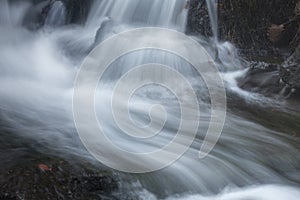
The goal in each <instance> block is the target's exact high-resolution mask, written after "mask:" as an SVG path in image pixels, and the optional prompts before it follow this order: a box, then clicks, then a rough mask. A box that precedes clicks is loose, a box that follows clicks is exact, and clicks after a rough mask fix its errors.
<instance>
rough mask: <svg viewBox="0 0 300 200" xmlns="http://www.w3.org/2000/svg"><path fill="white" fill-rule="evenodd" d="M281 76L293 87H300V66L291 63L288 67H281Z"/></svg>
mask: <svg viewBox="0 0 300 200" xmlns="http://www.w3.org/2000/svg"><path fill="white" fill-rule="evenodd" d="M280 77H281V79H282V81H283V82H285V83H286V84H288V85H289V86H290V87H292V88H298V89H300V66H299V65H290V66H287V67H281V69H280Z"/></svg>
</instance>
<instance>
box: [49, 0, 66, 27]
mask: <svg viewBox="0 0 300 200" xmlns="http://www.w3.org/2000/svg"><path fill="white" fill-rule="evenodd" d="M65 23H66V8H65V6H64V4H63V2H61V1H55V2H54V3H53V4H52V5H51V8H50V9H49V13H48V16H47V18H46V22H45V24H46V25H48V26H62V25H64V24H65Z"/></svg>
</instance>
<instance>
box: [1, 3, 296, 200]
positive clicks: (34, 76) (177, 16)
mask: <svg viewBox="0 0 300 200" xmlns="http://www.w3.org/2000/svg"><path fill="white" fill-rule="evenodd" d="M185 4H186V1H185V0H153V1H145V0H102V1H94V3H93V5H92V9H91V11H90V14H89V17H88V19H87V22H86V24H85V26H84V27H76V26H75V27H74V26H66V27H63V28H61V27H57V26H54V27H51V26H50V27H48V26H47V28H46V29H41V30H39V31H36V32H29V31H28V30H26V29H25V28H24V27H22V26H21V24H22V20H23V18H24V16H25V15H26V12H27V10H28V8H29V5H28V4H9V3H8V2H7V1H1V2H0V5H1V6H0V16H1V20H0V23H1V24H0V26H1V29H0V33H1V34H0V35H1V38H0V48H1V53H0V67H1V74H0V77H1V78H0V97H1V98H0V114H1V115H0V116H1V120H3V121H5V123H6V124H7V126H5V127H4V128H7V129H9V130H10V131H13V132H15V133H16V134H17V135H19V137H21V138H31V139H34V140H35V141H36V143H38V144H42V145H43V146H47V150H46V151H45V150H41V151H43V153H49V152H50V154H55V153H57V152H60V153H62V152H63V153H64V154H62V155H60V156H67V155H68V154H76V155H77V156H83V157H86V156H88V155H87V153H86V151H85V150H84V148H83V147H82V146H81V145H80V144H79V142H78V136H77V134H76V131H75V127H74V123H73V116H72V108H71V103H72V90H73V81H74V79H75V76H76V73H77V71H78V66H79V65H80V63H81V62H82V58H84V57H85V56H86V55H87V54H88V52H89V51H90V50H91V49H92V47H94V45H95V41H96V43H99V42H101V41H102V40H103V39H104V38H103V37H102V36H103V35H105V37H108V36H110V35H113V34H115V33H117V32H119V31H122V30H127V29H131V28H135V27H144V26H158V27H167V28H173V29H176V30H180V31H182V32H183V31H184V26H185V22H186V16H187V9H186V8H185V6H186V5H185ZM207 4H208V8H209V10H210V16H211V19H212V24H213V25H212V26H213V32H214V37H215V41H217V40H218V39H217V38H218V34H217V32H218V31H217V14H216V13H217V10H216V4H215V1H209V0H207ZM54 5H56V6H54ZM54 5H53V7H52V9H51V11H50V13H49V15H48V18H47V20H48V24H51V25H53V24H55V25H56V22H57V20H55V19H57V17H58V16H62V15H65V14H64V7H63V5H62V4H61V3H60V1H57V2H56V3H55V4H54ZM60 22H61V21H59V23H60ZM46 24H47V23H46ZM62 24H63V23H60V24H59V25H62ZM100 36H101V38H100V39H99V38H98V40H97V37H100ZM132 39H133V41H135V40H134V38H132ZM158 39H164V38H158ZM139 41H142V38H141V39H140V40H139ZM116 45H118V44H116ZM119 45H120V44H119ZM182 45H183V46H185V44H182ZM212 46H214V45H213V44H212ZM221 47H222V48H221ZM221 47H220V48H218V49H219V50H218V51H219V53H218V57H219V59H220V60H221V62H222V64H220V65H221V67H222V68H223V71H227V70H234V69H236V68H237V67H240V66H239V62H238V59H236V53H234V52H233V51H232V50H234V47H233V46H232V45H231V44H229V43H223V45H222V46H221ZM114 48H116V47H115V46H114V47H111V49H107V51H114ZM187 49H188V48H187ZM151 62H158V63H161V64H166V65H168V66H172V67H173V68H174V69H176V70H178V71H180V73H182V74H183V75H185V76H187V77H189V79H190V80H191V83H192V84H193V87H194V88H195V90H196V92H197V95H198V96H199V102H200V107H202V109H201V111H202V118H201V119H202V122H201V123H200V129H199V132H198V136H197V138H196V140H195V142H194V143H193V145H192V147H191V148H190V149H189V150H188V152H186V154H185V155H184V156H183V157H182V158H180V159H179V160H178V161H177V162H176V163H174V164H173V165H172V166H170V167H168V168H166V169H164V170H161V171H159V172H155V173H151V174H144V175H135V176H133V175H124V176H128V178H127V179H130V178H132V179H133V180H138V184H139V185H140V186H141V187H138V189H137V190H134V191H130V192H128V191H124V192H125V193H126V192H128V193H129V195H133V197H132V198H137V199H162V198H163V199H200V200H201V199H203V200H227V199H228V200H241V199H254V200H271V199H272V200H282V199H289V200H298V198H299V196H300V191H299V189H297V188H296V187H298V185H297V182H298V183H299V181H300V180H299V172H298V171H297V170H298V169H297V167H298V166H299V163H300V158H299V156H298V155H299V150H297V149H296V148H295V147H294V145H293V143H292V142H291V138H289V137H287V136H285V135H284V134H283V133H280V132H276V131H273V130H270V129H268V128H265V127H263V126H261V125H259V124H256V123H254V122H250V121H247V120H246V119H244V118H242V117H241V116H239V115H238V113H235V112H233V111H230V112H229V113H228V116H227V120H226V124H225V127H224V130H223V135H222V137H221V139H220V141H219V143H218V145H217V146H216V147H215V149H214V150H213V152H212V153H211V154H210V155H209V156H208V157H207V158H206V159H203V160H199V159H197V158H198V151H199V149H200V147H201V144H202V141H203V137H204V135H203V132H205V130H206V129H207V125H208V124H207V122H209V120H210V117H211V113H210V102H209V94H208V91H207V89H206V87H205V84H204V83H203V81H202V79H201V77H200V76H199V75H196V73H195V70H193V68H192V67H191V66H190V64H188V63H187V62H186V61H184V60H181V59H180V58H178V57H176V56H175V55H172V54H171V53H167V52H160V51H154V50H145V51H139V52H134V53H131V54H128V55H126V56H125V57H122V58H120V59H118V60H117V61H116V62H115V63H113V64H112V66H111V68H110V70H108V71H107V72H106V76H105V78H106V79H105V81H104V83H101V84H99V87H98V90H97V91H98V92H97V95H96V99H97V105H96V108H97V115H98V118H99V119H100V120H101V121H102V122H103V124H105V127H103V128H104V129H105V130H106V131H107V132H108V133H109V136H108V137H109V138H111V140H112V141H115V143H116V144H117V145H118V146H120V147H121V148H124V149H126V150H128V151H132V152H143V151H151V150H153V149H155V148H157V147H161V146H163V145H165V144H166V143H168V142H169V141H170V140H172V138H173V134H174V129H176V128H177V127H178V124H179V122H180V110H179V108H178V106H179V105H178V102H177V99H176V97H175V96H174V95H172V93H170V92H169V91H167V90H165V89H164V88H161V87H156V86H149V87H145V88H142V89H140V90H139V91H137V94H136V95H135V96H134V97H133V98H132V99H131V101H130V105H131V111H132V113H131V115H132V116H131V117H132V118H133V119H134V120H136V121H137V123H141V124H147V122H149V119H148V108H149V107H151V105H153V104H157V103H159V104H162V105H163V106H164V107H165V109H166V111H168V116H169V118H168V121H167V123H166V127H165V128H164V130H163V133H162V136H161V137H158V138H155V139H154V140H151V141H144V142H142V143H141V142H139V141H132V140H129V139H128V138H127V137H125V136H123V133H122V132H121V131H120V130H119V129H118V128H117V125H116V124H115V123H114V121H113V117H112V114H111V112H110V110H109V103H110V101H109V100H110V96H111V93H112V88H113V86H114V83H115V80H117V79H118V78H119V77H121V76H122V75H123V74H124V73H126V72H128V70H130V69H132V68H133V67H134V66H136V65H140V64H144V63H151ZM233 63H234V67H233V66H232V64H233ZM157 76H159V77H160V78H162V79H167V78H168V74H164V73H159V74H157ZM227 76H229V75H228V74H224V77H227ZM146 77H147V73H142V74H140V75H139V76H138V77H136V78H134V80H132V81H139V79H143V78H146ZM226 80H228V79H226ZM174 84H176V83H174ZM178 87H180V85H178ZM8 88H9V89H8ZM181 91H182V94H181V95H182V96H183V97H184V98H187V99H189V94H186V93H185V92H184V91H185V88H181ZM124 103H125V102H122V99H120V101H119V104H120V105H121V104H124ZM95 139H96V138H95ZM40 146H41V145H37V147H36V148H40ZM49 149H50V150H49ZM124 159H126V158H124ZM133 162H134V161H133ZM157 162H159V159H158V160H157ZM131 184H132V183H131V181H128V182H126V181H124V182H123V183H122V184H121V185H122V187H124V188H127V189H128V188H129V190H130V189H131V188H134V187H133V186H131ZM141 188H143V189H142V190H141ZM122 195H124V194H121V195H120V196H118V198H120V199H122Z"/></svg>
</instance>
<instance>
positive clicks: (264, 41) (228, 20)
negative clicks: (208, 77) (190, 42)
mask: <svg viewBox="0 0 300 200" xmlns="http://www.w3.org/2000/svg"><path fill="white" fill-rule="evenodd" d="M295 4H296V2H295V0H270V1H261V0H247V1H245V0H219V32H220V39H221V40H226V41H231V42H233V43H234V44H235V45H236V46H237V47H238V48H240V49H242V52H243V53H244V54H246V55H249V54H250V55H253V56H266V55H279V54H281V52H280V51H278V50H277V48H275V47H274V45H273V44H272V43H271V42H270V41H269V40H268V38H267V36H266V32H267V28H268V27H269V26H270V25H271V24H281V23H284V22H286V21H288V20H289V19H290V18H291V17H293V16H294V8H295ZM296 27H297V23H293V24H291V25H290V26H288V27H287V30H286V31H285V33H284V34H285V35H284V36H283V37H282V38H283V40H282V41H281V42H280V43H279V44H278V45H277V46H279V47H288V46H289V43H290V42H291V40H292V39H293V37H294V36H295V34H296V31H297V28H296ZM187 32H188V33H191V34H201V35H204V36H210V35H211V30H210V23H209V17H208V12H207V8H206V3H205V0H204V3H203V1H198V0H192V1H191V6H190V12H189V19H188V25H187Z"/></svg>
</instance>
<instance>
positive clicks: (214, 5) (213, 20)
mask: <svg viewBox="0 0 300 200" xmlns="http://www.w3.org/2000/svg"><path fill="white" fill-rule="evenodd" d="M206 4H207V9H208V14H209V18H210V24H211V29H212V33H213V38H214V41H215V42H217V41H218V38H219V31H218V0H206Z"/></svg>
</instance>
